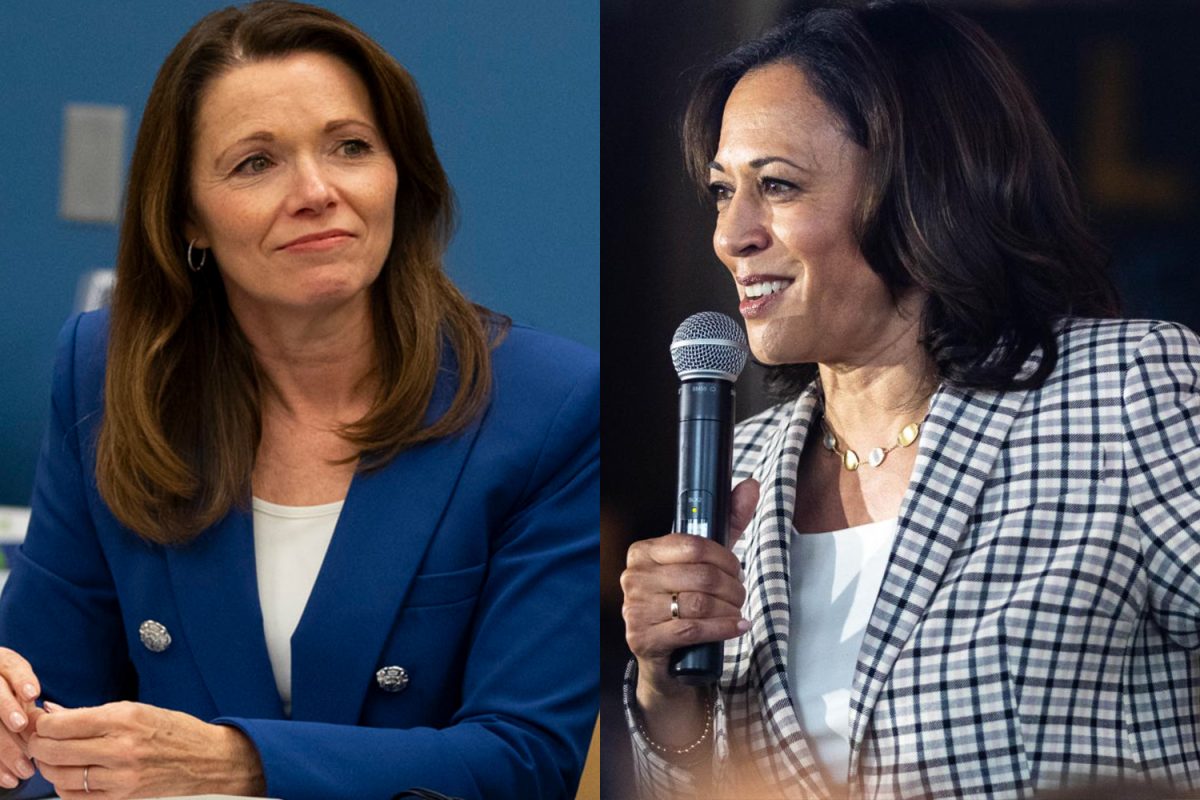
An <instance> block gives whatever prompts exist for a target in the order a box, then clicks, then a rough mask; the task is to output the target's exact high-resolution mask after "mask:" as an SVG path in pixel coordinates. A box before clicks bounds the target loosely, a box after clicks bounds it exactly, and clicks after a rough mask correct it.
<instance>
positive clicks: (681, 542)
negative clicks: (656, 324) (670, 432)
mask: <svg viewBox="0 0 1200 800" xmlns="http://www.w3.org/2000/svg"><path fill="white" fill-rule="evenodd" d="M746 352H747V347H746V339H745V334H744V333H743V332H742V330H741V328H740V327H739V326H738V325H737V324H736V323H735V322H734V321H733V320H731V319H730V318H729V317H726V316H724V315H723V314H715V313H712V312H706V313H703V314H697V315H695V316H693V317H689V318H688V319H687V320H686V321H684V323H683V324H682V325H680V327H679V330H678V331H677V332H676V334H675V338H674V341H673V342H672V346H671V353H672V360H673V361H674V362H675V368H676V372H678V373H679V377H680V380H681V386H680V392H679V408H680V422H679V477H678V486H677V494H676V514H675V517H676V518H675V530H676V531H680V532H678V533H671V534H668V535H666V536H660V537H657V538H654V539H646V540H642V541H639V542H636V543H634V545H633V546H632V547H630V548H629V552H628V556H627V564H626V569H625V572H624V573H623V574H622V575H621V587H622V589H623V590H624V594H625V602H624V608H623V611H622V614H623V616H624V618H625V638H626V641H627V642H628V643H629V648H630V650H631V651H632V652H633V654H634V656H635V658H636V659H637V662H638V685H637V704H638V706H639V707H640V708H641V710H642V712H643V715H644V717H645V721H646V725H647V727H648V729H649V730H648V733H649V734H650V736H651V738H653V739H654V741H656V742H660V743H661V744H663V745H665V746H669V747H681V746H685V745H686V744H687V742H688V741H689V740H694V739H695V738H696V735H697V734H698V733H699V731H700V730H701V728H702V727H703V726H704V712H703V711H702V710H700V709H699V708H698V704H697V702H696V698H697V691H696V689H695V688H693V687H695V686H700V685H704V684H708V683H711V682H714V681H716V680H717V679H718V678H719V677H720V671H721V661H722V649H723V646H722V644H721V642H723V641H724V640H725V639H731V638H734V637H736V636H739V635H741V634H742V633H743V632H745V630H746V629H747V628H748V627H749V622H748V621H746V620H744V619H742V611H741V609H742V604H743V603H744V601H745V598H746V589H745V586H744V585H743V584H742V579H741V575H740V573H741V565H740V564H739V563H738V560H737V558H736V557H735V556H734V555H733V553H732V552H731V551H730V548H731V547H732V546H733V543H734V542H735V541H736V540H737V538H738V537H739V536H740V535H741V533H742V531H743V530H744V529H745V527H746V526H748V525H749V523H750V520H751V519H752V518H753V516H754V509H755V507H756V505H757V503H758V483H757V482H756V481H754V480H747V481H744V482H742V483H741V484H739V485H738V487H737V488H736V489H735V490H734V491H733V492H732V494H731V493H730V484H731V482H732V477H731V459H732V441H733V420H734V407H733V381H734V380H735V379H736V378H737V376H738V374H739V373H740V372H741V370H742V367H743V366H744V365H745V361H746ZM697 645H699V647H697Z"/></svg>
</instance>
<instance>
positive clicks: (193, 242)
mask: <svg viewBox="0 0 1200 800" xmlns="http://www.w3.org/2000/svg"><path fill="white" fill-rule="evenodd" d="M195 245H196V240H195V239H192V240H191V241H190V242H188V251H187V265H188V269H190V270H191V271H192V272H199V271H200V270H201V268H202V267H203V266H204V262H205V261H207V260H208V250H207V249H205V248H203V247H197V248H196V249H197V250H199V251H200V263H199V264H193V263H192V248H193V247H195Z"/></svg>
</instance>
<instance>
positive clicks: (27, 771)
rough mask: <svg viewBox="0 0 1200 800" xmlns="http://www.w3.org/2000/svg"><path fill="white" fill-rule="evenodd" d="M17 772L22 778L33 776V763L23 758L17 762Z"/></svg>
mask: <svg viewBox="0 0 1200 800" xmlns="http://www.w3.org/2000/svg"><path fill="white" fill-rule="evenodd" d="M17 774H18V775H20V776H21V777H22V778H32V777H33V764H31V763H29V762H28V761H26V760H25V759H23V758H22V759H21V760H20V761H18V762H17Z"/></svg>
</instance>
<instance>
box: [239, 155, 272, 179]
mask: <svg viewBox="0 0 1200 800" xmlns="http://www.w3.org/2000/svg"><path fill="white" fill-rule="evenodd" d="M270 166H271V159H270V158H268V157H267V156H265V155H263V154H262V153H256V154H255V155H252V156H250V157H249V158H247V159H246V160H244V161H242V162H241V163H240V164H238V165H237V166H236V167H234V168H233V171H234V172H241V173H243V174H247V175H258V174H260V173H263V172H266V171H267V170H268V169H269V168H270Z"/></svg>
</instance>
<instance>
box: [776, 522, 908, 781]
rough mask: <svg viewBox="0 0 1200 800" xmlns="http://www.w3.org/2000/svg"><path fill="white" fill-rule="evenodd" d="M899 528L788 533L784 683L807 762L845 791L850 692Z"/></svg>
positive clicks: (891, 524) (871, 526) (862, 527)
mask: <svg viewBox="0 0 1200 800" xmlns="http://www.w3.org/2000/svg"><path fill="white" fill-rule="evenodd" d="M898 528H899V520H897V519H887V520H880V521H879V522H870V523H867V524H866V525H858V526H856V527H853V528H846V529H844V530H840V531H829V532H827V533H803V534H801V533H796V531H795V530H794V529H793V531H792V539H791V546H790V558H789V564H790V565H791V567H790V570H791V575H790V577H791V612H790V624H789V625H788V661H787V677H788V685H789V687H790V688H791V696H792V706H793V707H794V708H795V709H796V713H797V714H798V715H799V717H800V725H801V726H802V727H803V729H804V732H805V734H806V735H807V736H808V741H809V744H810V745H811V746H812V749H813V756H814V757H815V758H816V759H817V763H819V764H820V765H821V767H822V768H823V769H824V770H825V772H826V774H827V775H828V776H829V777H830V778H832V779H833V780H835V781H837V782H838V783H841V784H845V783H846V782H847V778H848V773H849V769H850V687H851V685H852V682H853V680H854V668H855V665H856V664H857V663H858V651H859V650H860V649H861V648H862V643H863V636H864V635H865V633H866V629H867V622H868V621H869V620H870V617H871V610H872V609H873V608H874V607H875V598H876V597H877V596H878V595H879V587H880V586H881V585H882V584H883V572H884V569H885V568H886V567H887V562H888V555H889V554H890V553H891V550H892V542H893V541H894V540H895V538H896V531H897V529H898Z"/></svg>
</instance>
